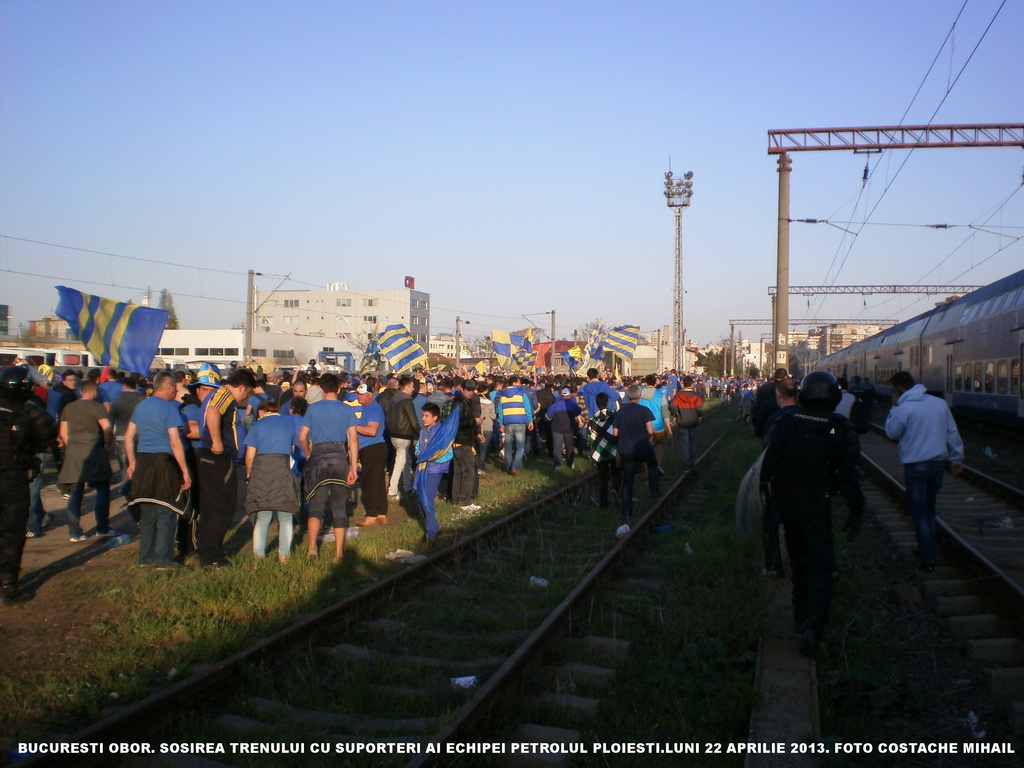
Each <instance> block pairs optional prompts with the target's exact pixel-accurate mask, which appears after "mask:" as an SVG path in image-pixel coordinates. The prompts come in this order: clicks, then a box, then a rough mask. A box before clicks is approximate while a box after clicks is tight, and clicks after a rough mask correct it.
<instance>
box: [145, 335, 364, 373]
mask: <svg viewBox="0 0 1024 768" xmlns="http://www.w3.org/2000/svg"><path fill="white" fill-rule="evenodd" d="M244 335H245V332H244V331H242V330H241V329H230V330H224V329H210V330H177V331H164V333H163V336H161V337H160V349H159V351H158V353H157V359H156V360H154V361H153V365H154V367H158V368H159V367H173V366H175V365H182V364H185V363H195V362H199V361H205V362H211V363H217V365H220V366H222V367H225V366H228V365H230V364H231V363H239V364H241V363H244V361H245V360H246V359H247V358H252V359H253V360H257V361H266V360H270V361H273V363H274V364H276V365H278V366H281V367H283V368H296V367H300V366H305V365H306V364H307V363H308V362H309V361H310V360H323V361H327V362H333V364H336V365H337V366H338V367H339V368H341V369H342V370H353V369H354V367H355V366H356V365H358V364H359V362H360V360H362V349H361V348H359V347H357V346H356V345H355V343H354V342H352V341H350V340H348V339H325V338H322V337H319V336H299V335H297V334H291V333H266V332H262V331H258V330H257V331H256V332H254V333H253V335H252V353H251V354H250V355H248V356H246V355H244V354H242V349H243V347H244V340H243V336H244Z"/></svg>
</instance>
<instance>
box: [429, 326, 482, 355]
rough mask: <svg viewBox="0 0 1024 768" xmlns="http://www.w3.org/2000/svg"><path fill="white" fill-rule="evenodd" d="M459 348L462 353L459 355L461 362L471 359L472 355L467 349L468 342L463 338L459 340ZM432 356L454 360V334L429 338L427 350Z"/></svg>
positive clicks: (441, 334)
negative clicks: (466, 358) (467, 358)
mask: <svg viewBox="0 0 1024 768" xmlns="http://www.w3.org/2000/svg"><path fill="white" fill-rule="evenodd" d="M459 348H460V349H461V350H462V353H461V354H460V355H459V359H460V360H461V359H462V358H464V357H472V356H473V353H472V351H471V350H470V347H469V341H468V340H467V339H466V337H465V336H463V337H461V338H460V339H459ZM427 351H428V352H429V353H430V354H432V355H441V356H442V357H447V358H448V359H449V360H454V359H455V334H454V333H438V334H435V335H434V336H431V337H430V348H429V349H428V350H427Z"/></svg>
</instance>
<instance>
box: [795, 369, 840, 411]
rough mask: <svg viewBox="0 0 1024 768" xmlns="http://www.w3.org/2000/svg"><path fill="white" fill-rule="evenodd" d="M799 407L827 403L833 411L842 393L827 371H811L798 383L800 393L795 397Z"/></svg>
mask: <svg viewBox="0 0 1024 768" xmlns="http://www.w3.org/2000/svg"><path fill="white" fill-rule="evenodd" d="M797 398H798V399H799V401H800V405H802V406H803V407H804V408H809V407H810V406H811V404H812V403H818V402H823V403H828V405H829V408H831V409H832V410H835V407H836V406H837V405H839V401H840V400H842V399H843V393H842V392H840V391H839V382H838V381H836V377H835V376H833V375H832V374H831V373H829V372H828V371H812V372H811V373H808V374H807V375H806V376H804V379H803V381H801V382H800V393H799V395H797Z"/></svg>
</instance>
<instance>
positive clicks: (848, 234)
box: [808, 0, 1006, 313]
mask: <svg viewBox="0 0 1024 768" xmlns="http://www.w3.org/2000/svg"><path fill="white" fill-rule="evenodd" d="M1005 5H1006V0H1003V2H1001V3H1000V4H999V7H998V8H997V9H996V11H995V13H994V14H993V15H992V18H991V19H990V20H989V22H988V24H987V25H986V27H985V30H984V31H983V32H982V33H981V36H980V37H979V38H978V41H977V42H976V43H975V45H974V47H973V48H972V50H971V52H970V54H969V55H968V56H967V59H966V60H965V61H964V63H963V65H962V66H961V67H960V69H959V71H957V73H956V76H955V77H951V78H947V83H946V87H945V92H944V93H943V95H942V98H941V99H940V100H939V103H938V105H937V106H936V107H935V109H934V110H933V112H932V114H931V117H929V118H928V121H927V123H926V125H929V126H930V125H931V124H932V122H933V121H934V120H935V117H936V115H938V113H939V110H940V109H941V108H942V106H943V104H945V102H946V99H947V98H948V97H949V95H950V93H951V92H952V90H953V88H954V87H955V86H956V84H957V82H958V81H959V80H960V77H961V76H962V75H963V73H964V71H965V70H966V69H967V66H968V65H969V64H970V62H971V60H972V59H973V58H974V55H975V53H977V51H978V49H979V48H980V46H981V44H982V42H983V41H984V40H985V38H986V37H987V36H988V33H989V31H990V30H991V29H992V26H993V24H994V23H995V21H996V19H997V18H998V17H999V14H1000V12H1001V11H1002V9H1003V7H1004V6H1005ZM966 7H967V0H965V2H964V4H963V5H962V6H961V7H960V10H959V12H958V13H957V15H956V18H955V19H954V21H953V23H952V25H951V26H950V29H949V31H948V32H947V33H946V37H945V38H944V39H943V41H942V44H941V45H940V46H939V49H938V52H937V53H936V55H935V57H934V58H933V60H932V63H931V64H930V65H929V67H928V70H927V72H926V73H925V75H924V77H923V78H922V80H921V83H920V84H919V85H918V87H917V90H916V91H915V92H914V95H913V97H912V98H911V100H910V103H909V104H908V106H907V108H906V110H905V111H904V113H903V116H902V117H901V118H900V121H899V125H903V122H904V121H905V120H906V118H907V115H908V114H909V113H910V110H911V108H912V107H913V105H914V103H915V101H916V100H917V97H918V96H919V95H920V93H921V90H922V88H923V87H924V85H925V83H926V82H927V80H928V78H929V77H930V76H931V73H932V71H933V70H934V68H935V65H936V63H937V62H938V60H939V57H940V56H941V55H942V51H943V50H944V49H945V48H946V45H947V43H948V42H949V41H950V39H951V38H952V36H953V34H954V32H955V30H956V27H957V25H958V23H959V21H960V18H961V16H962V14H963V12H964V10H965V9H966ZM913 152H914V150H913V149H911V150H909V151H908V152H907V153H906V155H905V156H904V158H903V160H902V162H901V163H900V164H899V167H898V168H897V169H896V172H895V173H894V174H893V175H892V176H891V177H890V178H889V179H888V180H887V181H886V184H885V186H884V187H883V189H882V192H881V194H880V195H879V196H878V198H877V199H876V200H875V201H874V204H873V205H872V206H871V208H870V210H869V211H868V212H867V214H866V215H865V216H864V217H863V221H862V223H860V225H859V226H858V227H857V228H856V229H855V230H852V231H851V230H846V229H843V228H841V227H840V229H843V235H842V236H841V238H840V242H839V245H838V247H837V251H836V254H835V255H834V256H833V259H832V262H831V263H830V265H829V268H828V270H827V272H826V278H825V281H824V283H825V284H827V285H833V284H834V283H835V281H837V280H838V279H839V275H840V273H841V272H842V270H843V268H844V267H845V266H846V263H847V261H848V260H849V257H850V254H851V253H852V251H853V248H854V246H855V245H856V243H857V240H858V238H859V236H860V234H861V232H862V231H863V229H864V227H865V226H867V224H868V223H869V222H870V219H871V217H872V216H873V215H874V213H875V211H877V210H878V207H879V206H880V205H881V203H882V200H883V199H884V198H885V197H886V195H887V193H888V192H889V190H890V189H891V188H892V186H893V184H894V183H895V182H896V179H897V178H898V177H899V175H900V173H901V172H902V170H903V168H904V167H905V166H906V165H907V163H908V162H909V161H910V157H911V156H912V155H913ZM882 155H885V151H883V152H882V153H880V158H881V156H882ZM865 175H866V176H867V173H865ZM868 180H869V179H864V181H863V182H862V184H861V189H860V190H859V193H858V195H857V196H856V198H857V199H856V203H855V207H854V210H856V208H857V207H859V205H860V201H861V197H862V195H863V193H864V191H865V190H866V189H867V181H868ZM847 238H849V240H847ZM847 242H848V245H847V247H846V249H845V253H844V254H843V256H842V259H841V260H839V262H838V266H837V267H836V262H837V259H838V257H839V253H840V252H841V251H842V250H843V246H844V244H846V243H847ZM1000 250H1002V249H1000ZM986 260H987V259H986ZM833 267H835V272H834V273H833ZM972 268H973V267H972ZM968 271H970V270H968ZM830 275H831V277H830ZM824 301H825V298H824V297H823V298H822V299H821V302H820V303H821V305H823V304H824ZM810 311H811V309H810V307H808V313H810Z"/></svg>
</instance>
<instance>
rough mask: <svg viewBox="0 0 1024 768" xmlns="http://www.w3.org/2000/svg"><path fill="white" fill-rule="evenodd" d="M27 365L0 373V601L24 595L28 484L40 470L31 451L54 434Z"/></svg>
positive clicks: (46, 445) (39, 448) (43, 445)
mask: <svg viewBox="0 0 1024 768" xmlns="http://www.w3.org/2000/svg"><path fill="white" fill-rule="evenodd" d="M31 395H32V379H31V375H30V373H29V369H28V366H24V365H17V366H10V367H8V368H4V369H3V371H0V604H3V605H8V604H13V603H17V602H21V601H23V600H27V599H29V595H26V594H25V593H24V592H22V591H21V590H19V589H18V574H19V573H20V572H21V553H22V551H23V550H24V548H25V528H26V525H27V523H28V514H29V485H30V484H31V482H32V480H33V479H34V478H35V476H36V475H37V474H38V473H39V471H40V466H39V462H38V460H37V459H36V454H37V453H40V452H42V451H45V450H47V449H48V448H49V447H50V446H51V445H52V444H53V442H54V440H55V439H56V437H57V430H56V428H55V427H54V424H53V420H52V419H51V418H50V416H49V415H48V414H47V413H46V411H44V410H43V409H42V408H40V407H39V406H38V405H36V404H35V403H32V402H29V397H30V396H31Z"/></svg>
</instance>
